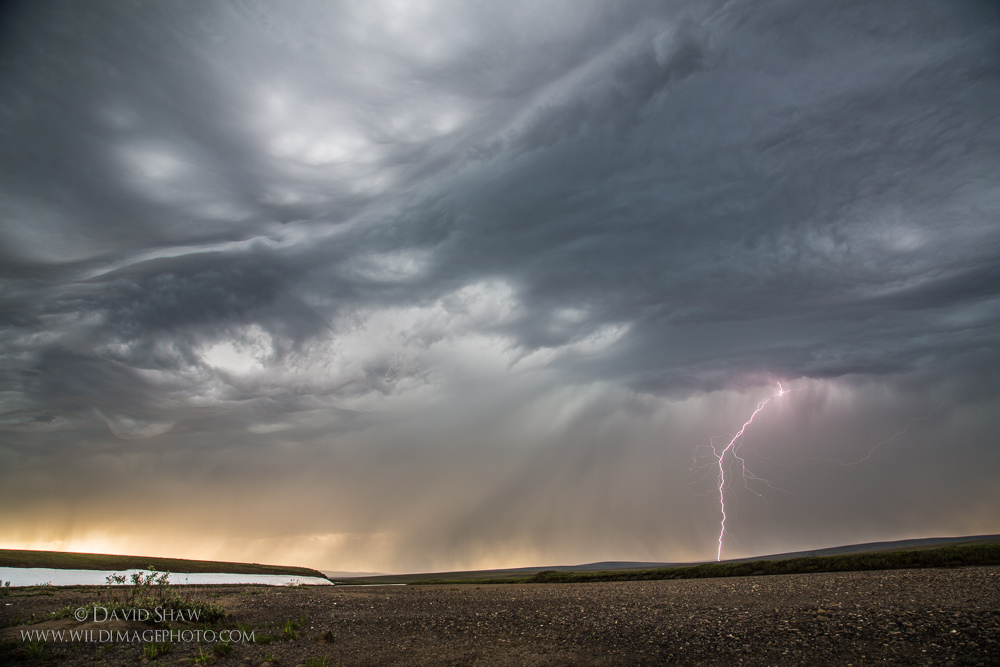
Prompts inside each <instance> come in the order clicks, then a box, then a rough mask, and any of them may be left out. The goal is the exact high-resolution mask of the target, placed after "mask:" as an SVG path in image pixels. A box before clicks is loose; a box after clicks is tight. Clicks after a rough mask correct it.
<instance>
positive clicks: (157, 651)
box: [142, 642, 174, 660]
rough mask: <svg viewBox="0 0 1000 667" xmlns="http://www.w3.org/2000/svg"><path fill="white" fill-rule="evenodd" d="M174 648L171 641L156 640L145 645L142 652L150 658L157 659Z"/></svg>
mask: <svg viewBox="0 0 1000 667" xmlns="http://www.w3.org/2000/svg"><path fill="white" fill-rule="evenodd" d="M173 648H174V646H173V644H171V643H170V642H155V643H152V644H145V645H143V647H142V654H143V655H144V656H146V657H147V658H149V659H150V660H156V659H157V658H159V657H161V656H164V655H166V654H167V653H170V652H171V651H172V650H173Z"/></svg>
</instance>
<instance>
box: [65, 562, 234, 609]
mask: <svg viewBox="0 0 1000 667" xmlns="http://www.w3.org/2000/svg"><path fill="white" fill-rule="evenodd" d="M148 570H149V571H148V572H146V573H143V572H133V573H132V575H131V584H126V583H125V581H126V575H124V574H112V575H110V576H108V578H107V583H108V587H107V588H106V589H104V590H103V591H101V593H100V594H99V597H98V599H97V600H92V601H90V602H88V603H87V604H85V605H83V606H82V608H83V609H84V610H86V612H87V616H88V617H89V618H91V619H93V618H94V614H95V609H97V608H103V609H104V610H110V611H111V612H114V611H116V610H124V613H134V610H138V609H144V610H146V611H148V612H149V614H150V616H149V618H150V620H153V618H154V617H153V614H154V610H155V609H156V608H157V607H159V608H161V609H169V610H170V611H172V612H173V613H182V614H184V616H183V618H184V619H185V620H188V621H199V622H202V623H214V622H216V621H218V620H221V619H222V618H224V617H225V615H226V612H225V610H224V609H223V608H222V607H220V606H218V605H213V604H209V603H207V602H202V601H201V600H194V599H191V598H190V597H181V596H180V595H179V594H178V593H177V592H176V591H175V590H174V588H173V586H171V585H170V573H169V572H157V571H156V569H155V568H153V566H152V565H150V566H149V567H148ZM74 611H75V610H74V609H72V608H70V607H64V608H62V609H60V610H58V611H55V612H52V614H51V615H50V618H52V619H58V618H69V617H71V616H72V615H73V614H74ZM104 613H107V612H104Z"/></svg>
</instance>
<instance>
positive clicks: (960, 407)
mask: <svg viewBox="0 0 1000 667" xmlns="http://www.w3.org/2000/svg"><path fill="white" fill-rule="evenodd" d="M998 43H1000V8H998V7H997V5H996V3H989V2H985V1H983V2H974V1H971V0H969V1H963V2H952V3H941V2H930V1H916V0H887V1H884V2H878V3H870V2H863V1H860V0H858V1H847V2H845V1H844V0H836V1H834V0H816V1H810V2H788V1H785V0H761V1H755V2H750V1H740V0H731V1H726V2H723V1H707V2H706V1H704V0H697V1H695V0H690V1H681V0H678V1H674V2H662V1H657V2H653V1H648V2H646V1H641V0H636V1H624V0H614V1H611V0H572V1H571V0H565V1H552V2H544V3H540V2H516V1H512V2H502V3H497V2H485V1H484V2H448V1H444V0H441V1H420V2H417V1H414V2H399V1H391V0H385V1H374V0H370V1H364V2H285V3H276V2H263V1H261V2H212V3H202V2H144V3H121V2H117V1H110V0H109V1H107V2H87V3H68V2H47V1H43V2H26V3H22V4H20V5H14V6H12V7H11V8H9V9H7V10H6V13H5V14H3V15H2V20H0V133H2V136H3V139H2V141H0V174H2V176H0V281H2V282H0V508H2V509H0V541H2V542H3V544H0V546H8V547H28V548H58V549H73V550H94V551H117V552H124V551H127V552H142V553H148V554H154V553H155V554H160V555H170V556H190V557H213V558H227V559H247V560H256V561H273V562H286V563H300V564H304V565H312V566H315V567H323V568H326V569H335V570H351V569H353V570H365V571H372V570H381V571H403V570H410V571H413V570H429V569H447V568H473V567H492V566H515V565H534V564H556V563H569V562H587V561H596V560H625V559H631V560H665V561H666V560H687V559H705V558H714V556H715V547H716V540H717V538H718V528H719V525H718V521H719V518H720V515H719V508H718V496H717V486H718V481H717V477H716V475H717V468H715V467H714V464H715V462H714V459H713V458H712V456H711V449H710V448H707V446H708V445H709V443H710V442H711V439H712V437H713V436H727V435H728V437H729V438H731V437H732V435H733V434H735V433H736V431H737V430H738V429H739V427H740V426H741V425H742V423H743V422H744V421H745V420H746V418H747V417H748V416H749V415H750V413H752V412H753V409H754V407H755V406H756V405H757V403H758V402H759V401H760V400H762V399H764V398H766V397H767V396H769V395H771V394H772V393H773V392H774V391H775V390H776V387H777V383H778V382H782V383H783V386H784V387H785V388H786V389H787V388H791V389H793V391H792V392H790V393H786V394H784V395H783V396H781V397H778V398H775V399H772V403H769V404H768V406H767V409H766V410H765V411H763V412H762V413H761V414H760V416H759V418H758V420H755V422H754V424H753V426H752V428H751V429H750V430H749V431H748V432H747V435H746V438H745V440H744V444H743V447H744V448H743V450H742V451H743V454H744V458H745V459H746V461H747V465H748V466H750V467H751V468H752V469H753V471H754V473H755V474H756V475H757V476H758V477H763V478H766V479H767V480H768V482H769V483H770V484H769V485H768V484H765V483H763V482H760V481H754V480H751V481H749V482H748V483H747V484H746V486H744V485H743V484H742V483H739V484H735V485H733V486H732V487H730V490H729V495H728V497H729V502H730V520H729V528H730V534H729V535H727V538H726V540H727V541H726V547H725V552H724V553H725V554H726V555H729V556H739V555H749V554H754V553H762V552H776V551H781V550H787V549H797V548H809V547H817V546H827V545H831V544H838V543H849V542H860V541H870V540H880V539H893V538H904V537H924V536H932V535H944V534H968V533H998V532H1000V512H998V511H997V509H996V508H997V507H1000V450H998V448H997V441H998V439H997V437H996V430H997V429H998V428H1000V418H998V415H1000V380H998V377H1000V374H998V370H1000V352H998V346H997V341H998V340H1000V226H998V224H997V222H998V220H1000V115H998V114H997V109H1000V51H998V50H997V48H996V45H997V44H998ZM894 436H895V437H894ZM890 438H891V440H890ZM886 440H888V442H885V441H886ZM716 442H717V443H718V442H719V438H716ZM880 443H884V444H880ZM730 472H731V474H730V478H732V477H733V475H734V474H736V472H737V468H732V469H731V471H730ZM758 494H759V495H758Z"/></svg>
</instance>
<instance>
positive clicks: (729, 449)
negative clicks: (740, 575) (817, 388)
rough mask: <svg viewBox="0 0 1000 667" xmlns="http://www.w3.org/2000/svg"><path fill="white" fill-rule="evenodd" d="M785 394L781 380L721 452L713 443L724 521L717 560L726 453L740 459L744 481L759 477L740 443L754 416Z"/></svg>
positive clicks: (724, 494)
mask: <svg viewBox="0 0 1000 667" xmlns="http://www.w3.org/2000/svg"><path fill="white" fill-rule="evenodd" d="M784 394H785V389H784V388H783V387H782V386H781V383H780V382H779V383H778V393H776V394H771V395H770V396H768V397H767V398H765V399H764V400H763V401H761V402H760V403H758V404H757V409H756V410H754V411H753V414H752V415H750V419H748V420H746V422H744V424H743V427H742V428H740V430H739V431H738V432H737V433H736V435H734V436H733V439H732V440H730V441H729V444H728V445H726V446H725V447H723V448H722V451H721V452H720V451H719V450H718V449H717V448H716V447H715V443H714V442H713V443H712V445H711V447H712V453H713V454H714V455H715V460H716V463H718V466H719V509H720V510H721V511H722V521H721V522H720V526H719V550H718V553H717V554H716V560H717V561H721V560H722V538H724V537H725V536H726V518H727V517H726V467H725V465H724V463H723V461H724V459H725V458H726V454H729V453H732V455H733V458H734V459H736V460H738V461H739V462H740V465H741V467H742V468H743V480H744V482H745V481H746V479H747V475H748V474H749V475H750V477H751V478H752V479H759V478H758V477H755V476H754V475H753V474H752V473H749V472H748V471H747V468H746V461H744V460H743V458H741V457H740V455H739V448H740V445H741V444H743V434H744V433H746V430H747V428H748V427H749V426H750V424H752V423H753V420H754V417H756V416H757V415H758V414H760V411H761V410H763V409H764V406H765V405H767V404H768V402H770V400H771V399H772V398H775V397H777V396H783V395H784ZM762 481H764V480H762ZM765 483H766V481H765Z"/></svg>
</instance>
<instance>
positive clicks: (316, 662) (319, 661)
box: [304, 655, 340, 667]
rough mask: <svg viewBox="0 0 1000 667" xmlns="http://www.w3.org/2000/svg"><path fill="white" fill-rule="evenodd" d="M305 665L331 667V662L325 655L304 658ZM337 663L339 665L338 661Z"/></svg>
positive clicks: (307, 666) (309, 666)
mask: <svg viewBox="0 0 1000 667" xmlns="http://www.w3.org/2000/svg"><path fill="white" fill-rule="evenodd" d="M304 664H305V667H333V663H332V662H330V658H329V657H327V656H325V655H324V656H322V657H320V658H306V661H305V663H304ZM337 665H340V661H339V660H338V661H337Z"/></svg>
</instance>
